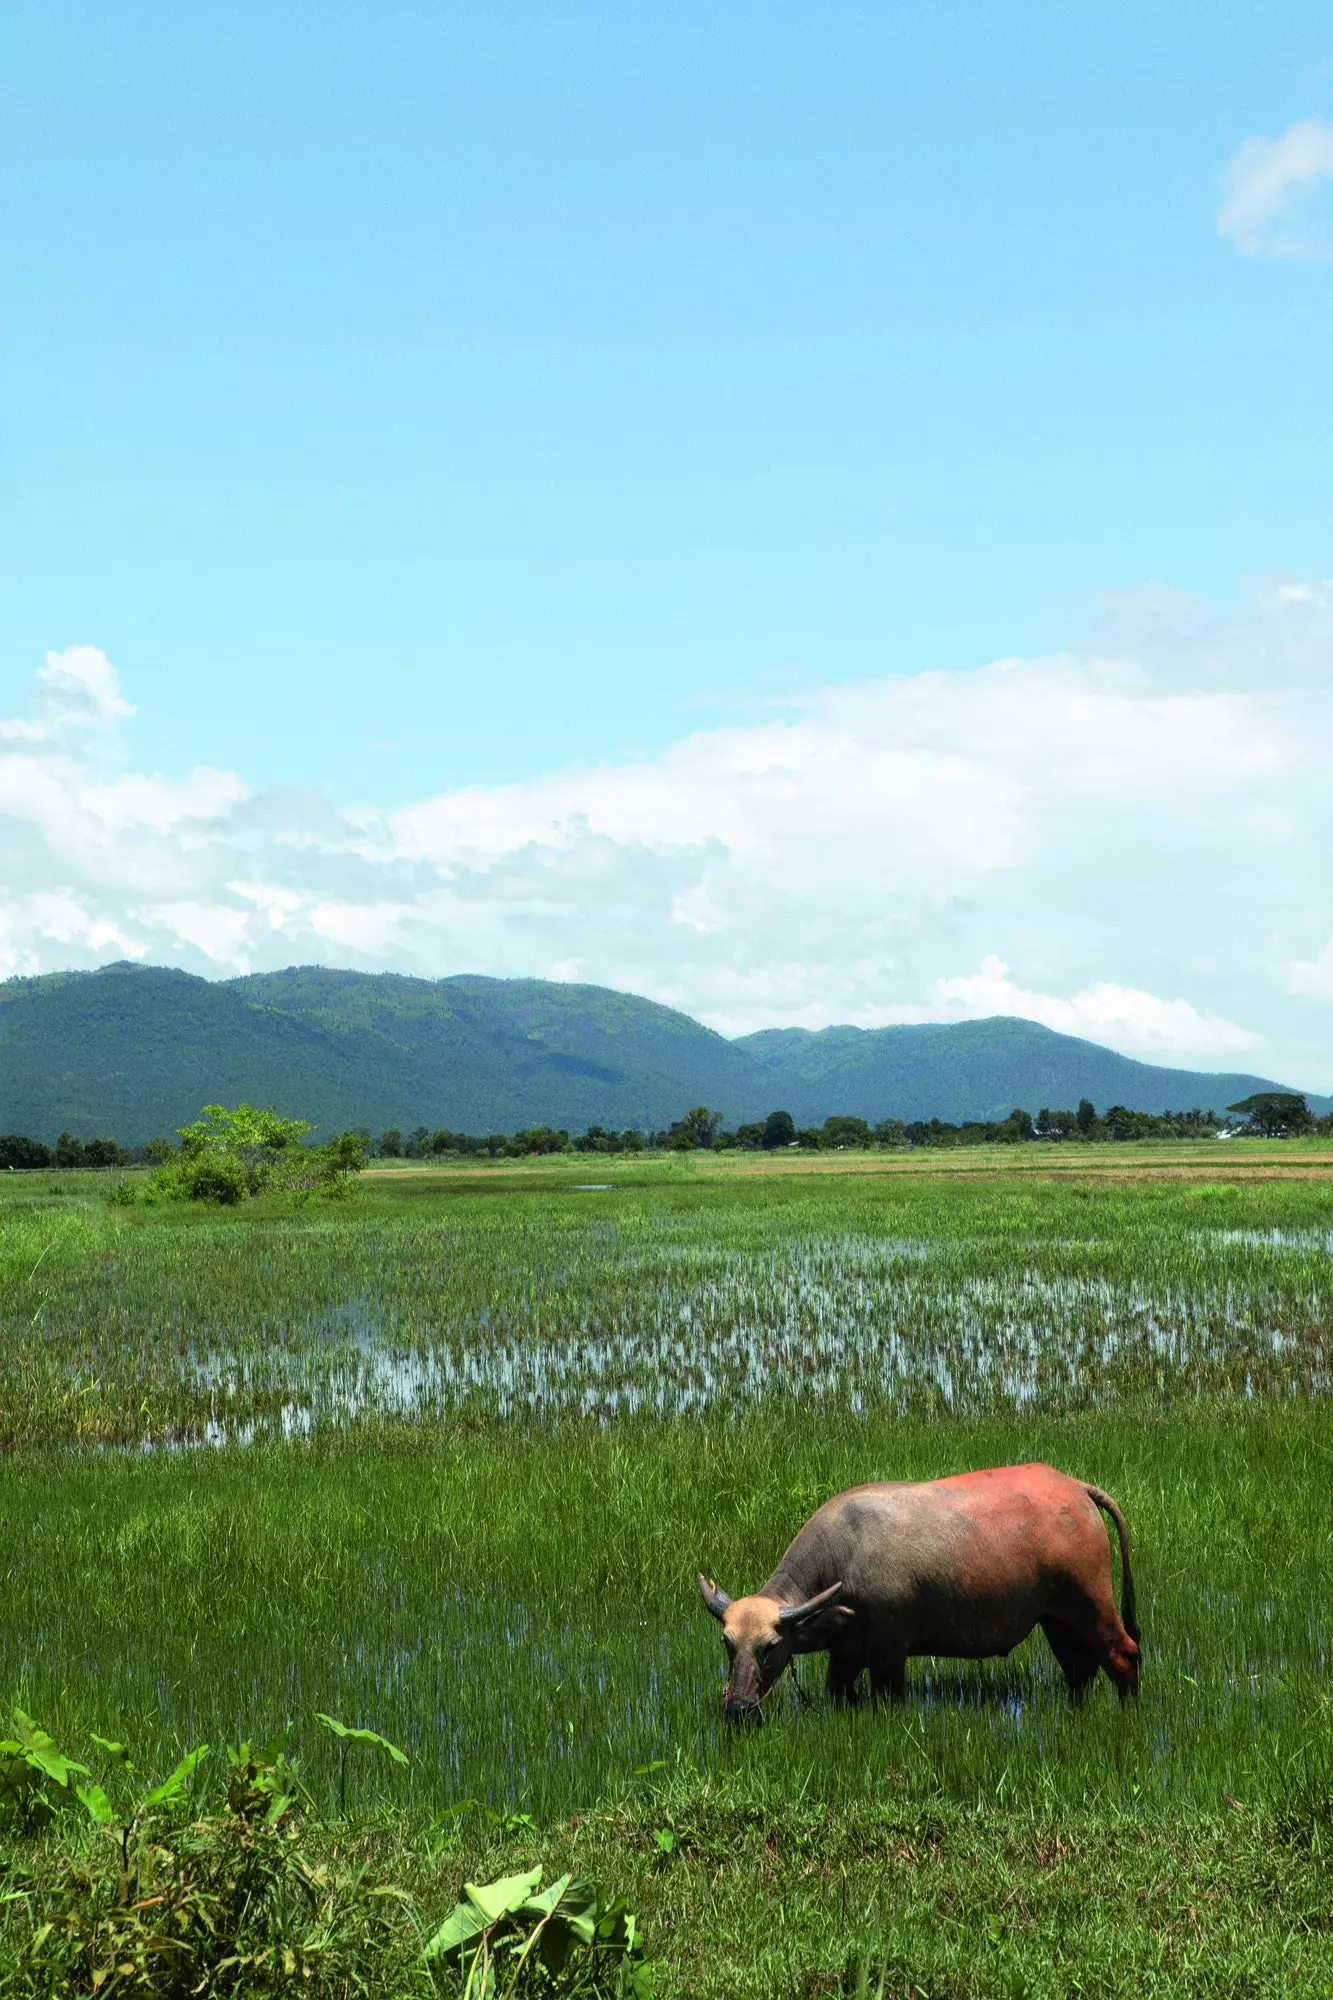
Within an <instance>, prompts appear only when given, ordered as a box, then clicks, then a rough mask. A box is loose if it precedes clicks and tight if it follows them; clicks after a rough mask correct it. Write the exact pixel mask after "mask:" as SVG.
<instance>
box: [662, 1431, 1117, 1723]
mask: <svg viewBox="0 0 1333 2000" xmlns="http://www.w3.org/2000/svg"><path fill="white" fill-rule="evenodd" d="M1102 1514H1107V1515H1109V1517H1110V1519H1111V1521H1112V1522H1113V1523H1114V1526H1115V1529H1116V1533H1117V1536H1118V1539H1119V1542H1120V1557H1121V1571H1122V1577H1123V1584H1122V1591H1121V1605H1122V1611H1123V1622H1122V1618H1121V1617H1120V1616H1117V1613H1116V1608H1115V1592H1114V1588H1113V1583H1112V1576H1111V1552H1110V1547H1109V1544H1108V1541H1107V1536H1106V1530H1105V1528H1104V1527H1103V1526H1102V1520H1101V1515H1102ZM699 1590H700V1594H701V1595H702V1597H703V1600H704V1603H705V1605H706V1606H707V1608H708V1609H709V1611H711V1612H712V1614H713V1616H714V1617H715V1618H717V1619H718V1620H719V1621H720V1622H721V1625H722V1636H723V1638H724V1640H725V1641H726V1646H727V1652H728V1655H729V1657H730V1662H731V1674H730V1679H729V1681H728V1685H727V1692H726V1712H727V1714H728V1716H729V1717H731V1718H732V1719H734V1720H740V1719H742V1718H744V1717H751V1718H753V1717H756V1716H757V1715H758V1714H759V1711H760V1706H761V1704H762V1702H763V1700H764V1698H765V1696H766V1695H767V1694H768V1693H769V1691H770V1689H771V1688H772V1687H773V1686H774V1684H775V1682H776V1681H777V1679H778V1677H779V1675H780V1674H781V1673H782V1671H783V1669H784V1668H785V1667H786V1665H787V1662H788V1660H790V1659H791V1657H792V1655H793V1654H794V1653H817V1652H826V1653H827V1654H828V1685H829V1692H830V1694H831V1695H832V1696H833V1698H834V1700H835V1701H848V1700H851V1699H854V1697H855V1691H856V1686H857V1683H858V1681H859V1679H860V1677H861V1675H862V1674H863V1673H865V1674H868V1675H869V1677H870V1686H871V1690H872V1692H873V1693H874V1694H875V1695H892V1696H900V1695H901V1694H902V1693H903V1690H904V1676H905V1670H906V1665H907V1662H908V1660H909V1659H911V1658H912V1657H913V1656H915V1655H918V1654H939V1655H944V1656H946V1657H949V1658H953V1659H966V1660H980V1659H988V1658H994V1657H997V1656H1002V1655H1004V1654H1006V1653H1009V1652H1012V1650H1013V1648H1014V1647H1015V1646H1017V1645H1020V1644H1021V1643H1022V1641H1023V1640H1024V1639H1026V1638H1027V1636H1028V1634H1029V1633H1030V1632H1031V1631H1032V1630H1033V1629H1034V1627H1035V1626H1037V1625H1040V1626H1041V1628H1042V1630H1043V1631H1044V1632H1045V1634H1046V1637H1047V1639H1048V1640H1049V1641H1050V1645H1051V1650H1052V1651H1053V1652H1054V1654H1055V1657H1056V1659H1057V1660H1058V1661H1059V1663H1060V1667H1061V1670H1062V1671H1063V1673H1064V1677H1065V1680H1066V1682H1067V1684H1068V1687H1069V1691H1070V1694H1071V1695H1072V1696H1073V1697H1074V1698H1075V1700H1077V1699H1078V1698H1079V1696H1081V1695H1082V1693H1083V1691H1084V1690H1085V1688H1086V1687H1087V1686H1088V1683H1089V1682H1090V1681H1092V1680H1093V1679H1094V1678H1095V1677H1096V1674H1097V1671H1098V1668H1101V1669H1102V1670H1103V1671H1104V1672H1105V1673H1106V1674H1107V1675H1108V1676H1109V1677H1110V1679H1111V1680H1112V1681H1113V1682H1114V1684H1115V1686H1116V1688H1117V1689H1118V1691H1119V1693H1120V1695H1121V1697H1122V1698H1123V1697H1124V1696H1126V1695H1129V1694H1134V1693H1137V1691H1138V1681H1139V1647H1138V1638H1139V1632H1138V1626H1137V1623H1136V1621H1135V1610H1134V1578H1133V1575H1132V1573H1131V1570H1130V1563H1129V1534H1128V1530H1127V1529H1126V1527H1125V1521H1124V1516H1123V1515H1122V1514H1121V1512H1120V1509H1119V1508H1118V1507H1117V1506H1116V1504H1115V1502H1114V1500H1112V1499H1110V1498H1109V1497H1108V1495H1107V1494H1105V1493H1103V1492H1102V1491H1101V1489H1100V1488H1099V1487H1096V1486H1088V1485H1086V1484H1085V1483H1084V1481H1083V1480H1081V1479H1071V1478H1070V1477H1069V1476H1068V1474H1067V1473H1063V1472H1057V1471H1056V1469H1055V1468H1054V1466H1050V1465H1006V1466H998V1467H996V1468H995V1469H993V1470H991V1471H987V1472H963V1473H957V1474H955V1475H954V1476H953V1477H951V1478H948V1479H934V1480H930V1481H926V1482H923V1483H920V1484H912V1483H909V1482H907V1481H884V1482H881V1483H878V1484H875V1485H869V1486H855V1487H853V1488H852V1490H851V1491H850V1492H849V1493H840V1494H838V1495H837V1497H836V1498H835V1499H832V1500H828V1501H826V1502H825V1503H824V1505H823V1506H822V1507H821V1508H820V1509H819V1511H818V1513H817V1514H813V1515H812V1516H811V1518H810V1519H809V1520H808V1521H807V1522H806V1524H805V1526H804V1527H803V1528H802V1529H801V1532H800V1534H799V1535H797V1537H796V1539H795V1541H794V1542H793V1543H792V1545H791V1547H790V1548H789V1549H788V1550H787V1552H786V1554H785V1555H784V1556H783V1558H782V1561H781V1562H780V1563H779V1564H778V1566H777V1568H776V1569H775V1570H774V1572H773V1574H772V1576H771V1577H770V1578H769V1580H768V1582H767V1583H766V1584H765V1585H764V1587H763V1589H762V1590H760V1591H757V1592H756V1593H755V1595H754V1596H752V1597H740V1598H735V1599H733V1598H730V1597H728V1596H727V1594H726V1592H725V1591H722V1590H719V1589H718V1587H717V1585H716V1584H715V1583H713V1582H712V1581H711V1580H710V1579H709V1578H707V1577H704V1576H700V1578H699Z"/></svg>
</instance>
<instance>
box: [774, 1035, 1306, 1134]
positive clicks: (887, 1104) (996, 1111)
mask: <svg viewBox="0 0 1333 2000" xmlns="http://www.w3.org/2000/svg"><path fill="white" fill-rule="evenodd" d="M735 1047H737V1048H738V1049H745V1050H746V1051H747V1052H748V1053H749V1054H751V1055H753V1056H755V1057H756V1058H757V1059H758V1060H759V1061H760V1062H762V1063H763V1064H764V1065H765V1067H766V1068H767V1069H768V1071H769V1074H770V1076H771V1077H772V1078H773V1080H774V1087H775V1088H776V1089H777V1092H778V1095H781V1094H782V1091H783V1090H785V1091H786V1092H787V1093H788V1094H789V1095H791V1096H795V1095H796V1094H797V1093H798V1092H803V1093H805V1094H806V1095H807V1096H808V1097H809V1098H810V1101H811V1102H812V1103H819V1104H824V1103H827V1104H828V1106H829V1108H830V1110H831V1109H833V1107H834V1106H835V1105H836V1106H837V1107H838V1108H839V1109H842V1108H844V1107H848V1108H853V1107H854V1109H855V1112H856V1114H857V1115H858V1116H860V1117H863V1118H870V1119H872V1120H874V1119H876V1118H884V1117H890V1116H892V1117H896V1118H904V1119H912V1118H944V1119H948V1120H950V1121H952V1122H956V1123H962V1121H963V1120H965V1119H969V1118H981V1119H988V1118H1004V1117H1006V1116H1007V1114H1008V1113H1009V1111H1010V1110H1011V1109H1012V1108H1013V1106H1014V1105H1016V1104H1018V1105H1021V1106H1022V1107H1023V1109H1024V1110H1025V1111H1031V1112H1034V1113H1035V1112H1037V1111H1039V1110H1040V1109H1041V1108H1042V1106H1043V1105H1049V1106H1050V1107H1051V1109H1052V1110H1054V1109H1056V1108H1057V1107H1061V1108H1068V1109H1071V1110H1072V1109H1073V1108H1074V1107H1075V1106H1076V1105H1077V1103H1078V1100H1079V1099H1080V1098H1081V1097H1086V1098H1089V1099H1091V1101H1092V1103H1094V1104H1095V1105H1096V1106H1097V1108H1098V1110H1099V1111H1105V1109H1106V1108H1107V1106H1108V1105H1111V1104H1123V1105H1125V1106H1126V1107H1127V1109H1129V1110H1130V1111H1152V1112H1157V1113H1160V1112H1163V1111H1191V1110H1195V1109H1198V1110H1200V1111H1217V1112H1221V1111H1225V1110H1226V1108H1227V1106H1228V1105H1229V1104H1235V1103H1237V1102H1238V1101H1239V1099H1241V1098H1242V1097H1246V1096H1248V1095H1249V1093H1250V1092H1251V1091H1253V1090H1273V1089H1286V1088H1292V1089H1299V1088H1300V1086H1299V1084H1296V1085H1290V1086H1288V1085H1274V1084H1271V1083H1266V1084H1259V1083H1256V1082H1255V1081H1254V1079H1253V1078H1252V1077H1249V1076H1238V1075H1228V1074H1221V1075H1219V1074H1215V1073H1214V1074H1208V1073H1201V1072H1200V1071H1198V1070H1189V1069H1161V1068H1159V1067H1158V1066H1157V1065H1156V1064H1154V1063H1145V1062H1135V1061H1134V1060H1133V1059H1132V1058H1131V1057H1129V1056H1121V1055H1117V1054H1116V1053H1115V1051H1114V1050H1113V1049H1104V1048H1102V1046H1101V1045H1100V1043H1098V1042H1085V1041H1082V1040H1080V1039H1079V1038H1078V1037H1077V1036H1074V1035H1059V1034H1056V1033H1055V1031H1054V1030H1053V1029H1051V1028H1043V1027H1040V1026H1039V1025H1038V1023H1037V1022H1035V1021H1020V1020H1015V1019H1014V1018H1013V1017H1012V1016H1009V1015H995V1016H992V1018H991V1019H989V1020H985V1021H957V1022H952V1023H950V1024H948V1025H946V1026H936V1025H930V1026H922V1027H902V1028H824V1029H821V1030H819V1031H818V1032H812V1031H811V1030H809V1029H806V1028H767V1029H764V1030H762V1031H761V1032H760V1033H759V1034H757V1035H743V1036H742V1037H741V1038H740V1040H739V1041H737V1042H736V1043H735ZM771 1094H772V1093H771V1092H770V1095H771ZM1307 1098H1308V1102H1309V1104H1310V1106H1311V1109H1312V1110H1313V1109H1315V1108H1318V1109H1319V1110H1320V1111H1321V1112H1322V1111H1323V1110H1324V1109H1327V1108H1330V1107H1333V1099H1330V1098H1317V1097H1313V1096H1309V1094H1308V1093H1307ZM863 1107H866V1108H863ZM881 1107H882V1108H881Z"/></svg>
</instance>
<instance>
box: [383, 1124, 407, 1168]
mask: <svg viewBox="0 0 1333 2000" xmlns="http://www.w3.org/2000/svg"><path fill="white" fill-rule="evenodd" d="M402 1157H403V1135H402V1133H401V1132H400V1131H399V1130H398V1127H397V1126H396V1125H391V1126H390V1127H389V1129H388V1131H387V1132H381V1133H380V1158H381V1159H382V1160H401V1159H402Z"/></svg>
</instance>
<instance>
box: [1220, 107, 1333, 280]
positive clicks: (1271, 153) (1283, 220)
mask: <svg viewBox="0 0 1333 2000" xmlns="http://www.w3.org/2000/svg"><path fill="white" fill-rule="evenodd" d="M1330 180H1333V125H1327V124H1325V123H1324V122H1323V120H1322V119H1319V118H1306V119H1303V120H1302V121H1301V122H1300V123H1299V124H1296V125H1289V126H1288V127H1287V129H1286V131H1285V132H1284V133H1283V134H1282V136H1281V138H1280V139H1247V140H1246V141H1245V144H1244V145H1243V146H1242V147H1241V148H1240V150H1239V151H1238V152H1237V153H1236V154H1235V156H1234V157H1233V159H1232V160H1231V161H1230V163H1229V165H1228V166H1227V169H1226V172H1225V174H1224V175H1223V181H1222V184H1223V199H1222V206H1221V208H1220V209H1219V210H1218V215H1217V227H1218V233H1219V234H1220V235H1222V236H1228V237H1230V239H1231V241H1232V242H1233V243H1234V244H1235V245H1236V248H1237V249H1238V250H1243V251H1244V252H1245V253H1246V255H1247V256H1251V257H1325V256H1327V255H1328V254H1329V252H1330V248H1333V235H1331V234H1330V230H1329V227H1328V220H1329V219H1328V215H1327V213H1322V214H1321V213H1316V212H1315V210H1314V207H1313V200H1312V198H1313V197H1314V196H1315V195H1316V194H1317V193H1318V191H1319V190H1320V184H1321V183H1322V182H1325V181H1330Z"/></svg>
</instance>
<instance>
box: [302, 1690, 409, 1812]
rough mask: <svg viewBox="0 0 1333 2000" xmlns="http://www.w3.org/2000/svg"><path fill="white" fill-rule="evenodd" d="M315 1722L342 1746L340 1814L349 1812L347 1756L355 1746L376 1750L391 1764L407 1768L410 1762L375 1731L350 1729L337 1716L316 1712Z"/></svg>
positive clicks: (404, 1753) (384, 1737)
mask: <svg viewBox="0 0 1333 2000" xmlns="http://www.w3.org/2000/svg"><path fill="white" fill-rule="evenodd" d="M315 1720H316V1722H319V1723H322V1725H323V1726H324V1728H325V1729H327V1730H328V1732H329V1734H330V1735H331V1736H335V1737H336V1738H337V1739H338V1741H339V1743H340V1744H341V1745H342V1762H341V1764H340V1766H339V1771H338V1811H339V1812H340V1813H343V1812H346V1810H347V1755H348V1752H349V1750H350V1749H351V1748H352V1746H353V1744H357V1743H359V1744H361V1745H362V1746H363V1747H364V1748H365V1749H367V1750H374V1751H375V1752H376V1753H377V1754H378V1755H379V1756H381V1757H387V1758H388V1759H390V1761H391V1762H393V1763H395V1764H401V1765H403V1767H404V1768H406V1766H407V1761H408V1760H407V1754H406V1752H405V1751H402V1750H400V1749H399V1748H398V1745H397V1744H396V1743H390V1741H389V1739H388V1737H387V1736H380V1735H377V1734H376V1732H375V1731H374V1730H373V1729H350V1728H349V1727H348V1725H347V1724H346V1723H345V1722H339V1721H338V1720H337V1718H336V1717H335V1716H332V1715H324V1714H322V1713H321V1712H319V1711H316V1715H315Z"/></svg>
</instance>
